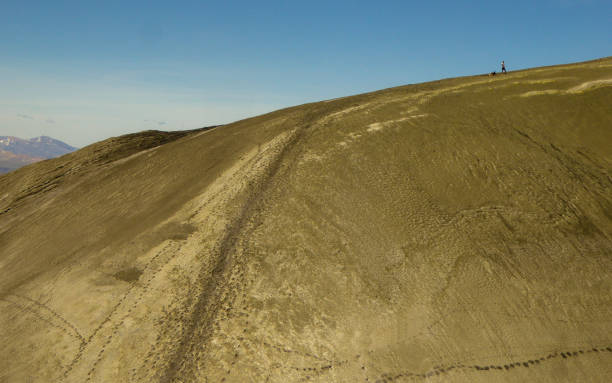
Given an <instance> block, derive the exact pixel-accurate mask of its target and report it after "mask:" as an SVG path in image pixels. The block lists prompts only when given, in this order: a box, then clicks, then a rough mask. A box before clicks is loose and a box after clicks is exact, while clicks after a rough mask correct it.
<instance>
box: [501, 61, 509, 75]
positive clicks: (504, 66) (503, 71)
mask: <svg viewBox="0 0 612 383" xmlns="http://www.w3.org/2000/svg"><path fill="white" fill-rule="evenodd" d="M501 71H502V73H508V72H506V64H505V63H504V62H503V61H502V70H501Z"/></svg>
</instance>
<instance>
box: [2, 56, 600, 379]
mask: <svg viewBox="0 0 612 383" xmlns="http://www.w3.org/2000/svg"><path fill="white" fill-rule="evenodd" d="M611 105H612V59H609V58H608V59H602V60H596V61H592V62H587V63H580V64H574V65H566V66H557V67H547V68H537V69H532V70H527V71H521V72H513V73H509V74H508V75H505V76H501V75H499V76H494V77H488V76H474V77H465V78H457V79H448V80H442V81H437V82H432V83H425V84H418V85H409V86H403V87H398V88H392V89H387V90H382V91H378V92H374V93H369V94H363V95H358V96H352V97H346V98H341V99H336V100H331V101H326V102H319V103H313V104H307V105H302V106H298V107H294V108H289V109H284V110H280V111H277V112H273V113H270V114H267V115H263V116H259V117H255V118H251V119H247V120H243V121H239V122H236V123H233V124H230V125H225V126H220V127H216V128H213V129H206V130H199V131H190V132H179V133H162V132H143V133H140V134H135V135H130V136H124V137H119V138H114V139H110V140H107V141H103V142H101V143H97V144H94V145H92V146H90V147H87V148H84V149H81V150H79V151H77V152H74V153H71V154H69V155H66V156H63V157H60V158H57V159H53V160H48V161H43V162H41V163H37V164H34V165H30V166H27V167H25V168H22V169H19V170H17V171H15V172H12V173H10V174H7V175H5V176H0V339H2V342H0V382H2V383H4V382H164V383H165V382H346V383H348V382H413V381H414V382H419V381H427V382H442V381H451V382H495V381H499V382H518V381H534V382H535V381H537V382H547V381H549V382H575V381H585V382H586V381H588V382H609V381H612V107H611Z"/></svg>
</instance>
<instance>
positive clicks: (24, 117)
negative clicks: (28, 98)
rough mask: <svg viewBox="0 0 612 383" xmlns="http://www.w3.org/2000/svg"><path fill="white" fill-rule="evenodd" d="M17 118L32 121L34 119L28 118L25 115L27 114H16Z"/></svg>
mask: <svg viewBox="0 0 612 383" xmlns="http://www.w3.org/2000/svg"><path fill="white" fill-rule="evenodd" d="M17 117H19V118H23V119H25V120H33V119H34V117H32V116H29V115H27V114H18V115H17Z"/></svg>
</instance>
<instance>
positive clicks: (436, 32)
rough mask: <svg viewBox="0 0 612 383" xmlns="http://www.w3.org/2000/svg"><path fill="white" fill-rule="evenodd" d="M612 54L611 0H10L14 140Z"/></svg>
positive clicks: (106, 133) (225, 116) (69, 135)
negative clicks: (74, 0) (73, 0)
mask: <svg viewBox="0 0 612 383" xmlns="http://www.w3.org/2000/svg"><path fill="white" fill-rule="evenodd" d="M610 55H612V1H611V0H540V1H537V0H531V1H509V2H502V1H486V2H485V1H435V0H434V1H379V2H374V1H332V0H329V1H316V0H311V1H264V0H260V1H230V0H228V1H224V2H221V1H214V2H213V1H210V2H208V1H197V2H181V1H176V2H169V1H164V2H155V1H147V2H137V1H121V2H114V1H105V2H101V1H100V2H93V1H78V2H64V1H53V2H51V1H41V2H29V1H7V0H3V1H2V3H1V4H0V135H15V136H19V137H23V138H29V137H34V136H38V135H43V134H44V135H50V136H52V137H55V138H59V139H61V140H63V141H66V142H67V143H69V144H72V145H76V146H84V145H87V144H89V143H92V142H95V141H98V140H101V139H105V138H108V137H110V136H115V135H120V134H125V133H131V132H136V131H140V130H145V129H161V130H179V129H192V128H197V127H202V126H207V125H214V124H221V123H228V122H232V121H235V120H238V119H242V118H245V117H248V116H253V115H258V114H261V113H265V112H269V111H272V110H276V109H279V108H282V107H286V106H292V105H297V104H302V103H305V102H311V101H318V100H323V99H329V98H335V97H340V96H347V95H351V94H357V93H362V92H367V91H373V90H377V89H382V88H387V87H391V86H397V85H403V84H409V83H417V82H424V81H429V80H436V79H439V78H444V77H455V76H462V75H469V74H477V73H486V72H490V71H493V70H499V62H500V61H501V60H505V61H506V64H507V67H508V69H509V70H513V69H520V68H528V67H533V66H542V65H553V64H562V63H569V62H575V61H583V60H589V59H595V58H599V57H604V56H610Z"/></svg>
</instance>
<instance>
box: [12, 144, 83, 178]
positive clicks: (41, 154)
mask: <svg viewBox="0 0 612 383" xmlns="http://www.w3.org/2000/svg"><path fill="white" fill-rule="evenodd" d="M75 150H77V148H75V147H72V146H70V145H68V144H66V143H64V142H62V141H59V140H56V139H54V138H51V137H47V136H40V137H35V138H31V139H29V140H25V139H23V138H18V137H12V136H0V174H2V173H7V172H9V171H11V170H15V169H17V168H20V167H22V166H25V165H28V164H32V163H34V162H38V161H41V160H44V159H48V158H54V157H59V156H61V155H64V154H66V153H70V152H73V151H75Z"/></svg>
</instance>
